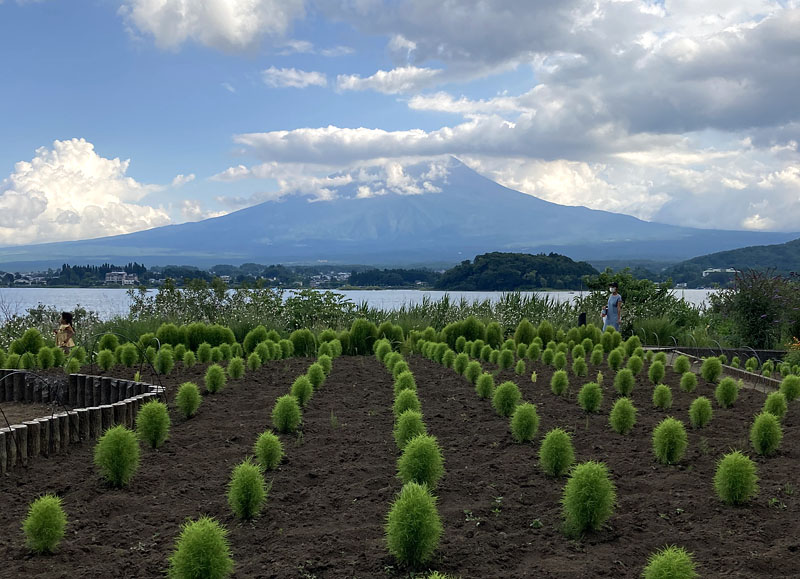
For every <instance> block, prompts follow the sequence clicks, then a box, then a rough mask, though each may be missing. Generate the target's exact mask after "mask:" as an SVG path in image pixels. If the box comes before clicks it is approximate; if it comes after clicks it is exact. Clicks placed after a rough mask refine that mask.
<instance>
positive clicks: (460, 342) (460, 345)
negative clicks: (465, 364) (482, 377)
mask: <svg viewBox="0 0 800 579" xmlns="http://www.w3.org/2000/svg"><path fill="white" fill-rule="evenodd" d="M466 343H467V339H466V338H465V337H464V336H459V337H458V338H456V343H455V347H456V352H458V353H461V352H463V351H464V346H465V345H466Z"/></svg>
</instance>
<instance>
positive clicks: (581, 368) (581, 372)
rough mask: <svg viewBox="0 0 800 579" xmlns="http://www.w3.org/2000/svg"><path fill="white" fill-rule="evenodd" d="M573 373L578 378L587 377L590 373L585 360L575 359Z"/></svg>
mask: <svg viewBox="0 0 800 579" xmlns="http://www.w3.org/2000/svg"><path fill="white" fill-rule="evenodd" d="M572 373H573V374H575V375H576V376H586V375H587V374H588V373H589V368H588V366H587V365H586V360H584V359H583V358H575V360H574V361H573V362H572Z"/></svg>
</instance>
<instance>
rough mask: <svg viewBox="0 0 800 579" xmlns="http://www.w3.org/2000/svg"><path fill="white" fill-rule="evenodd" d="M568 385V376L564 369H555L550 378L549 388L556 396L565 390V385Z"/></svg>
mask: <svg viewBox="0 0 800 579" xmlns="http://www.w3.org/2000/svg"><path fill="white" fill-rule="evenodd" d="M568 386H569V376H567V373H566V371H564V370H556V371H555V372H553V376H552V377H551V378H550V390H551V391H552V392H553V394H555V395H556V396H561V395H563V394H564V392H566V391H567V387H568Z"/></svg>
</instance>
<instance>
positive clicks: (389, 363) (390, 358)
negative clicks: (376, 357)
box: [383, 352, 403, 372]
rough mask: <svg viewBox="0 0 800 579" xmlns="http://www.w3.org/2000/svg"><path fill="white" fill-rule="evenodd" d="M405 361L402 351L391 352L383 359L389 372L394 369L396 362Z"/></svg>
mask: <svg viewBox="0 0 800 579" xmlns="http://www.w3.org/2000/svg"><path fill="white" fill-rule="evenodd" d="M402 361H403V355H402V354H401V353H400V352H389V353H388V354H387V355H386V357H385V358H384V359H383V365H384V366H386V369H387V370H389V372H392V371H393V370H394V367H395V364H398V363H399V362H402Z"/></svg>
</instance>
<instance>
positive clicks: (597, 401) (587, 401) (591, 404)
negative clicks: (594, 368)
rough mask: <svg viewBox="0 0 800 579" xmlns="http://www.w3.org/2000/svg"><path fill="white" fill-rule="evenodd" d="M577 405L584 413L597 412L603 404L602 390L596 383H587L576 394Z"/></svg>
mask: <svg viewBox="0 0 800 579" xmlns="http://www.w3.org/2000/svg"><path fill="white" fill-rule="evenodd" d="M578 404H579V405H580V407H581V408H583V411H584V412H597V411H598V410H600V406H601V405H602V404H603V390H602V389H601V388H600V385H599V384H597V382H589V383H587V384H584V385H583V387H581V389H580V392H578Z"/></svg>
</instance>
